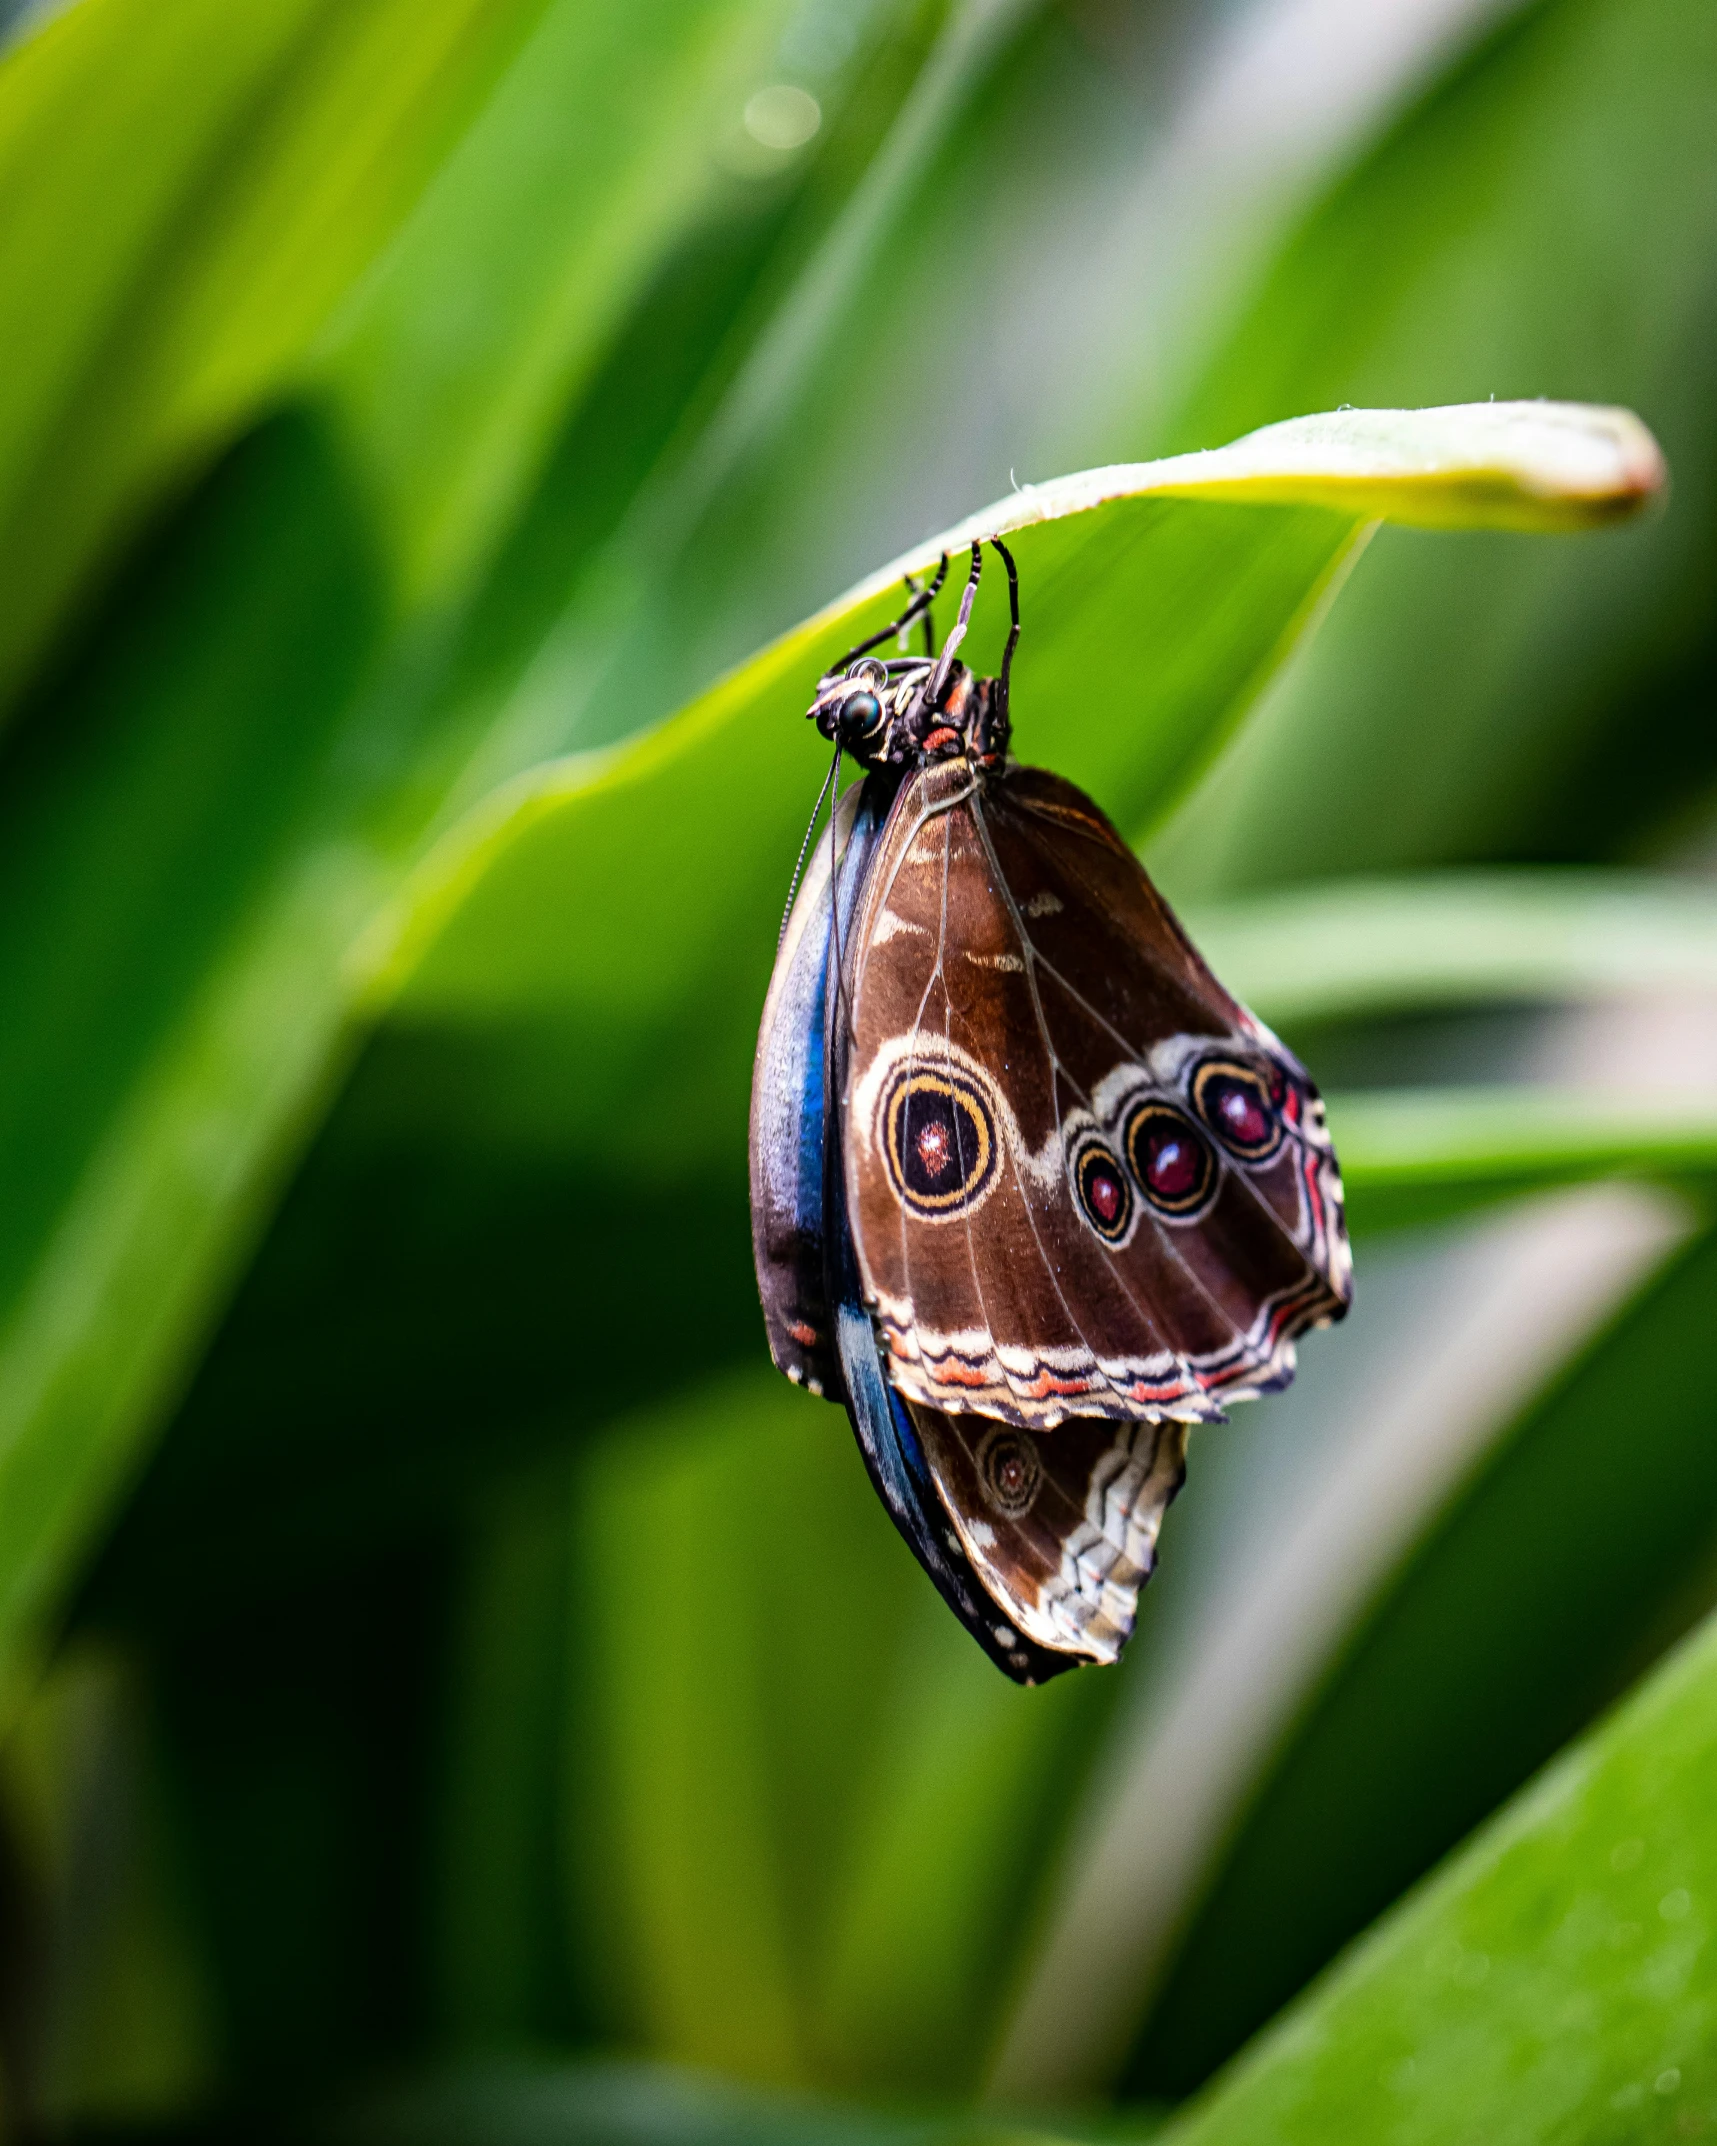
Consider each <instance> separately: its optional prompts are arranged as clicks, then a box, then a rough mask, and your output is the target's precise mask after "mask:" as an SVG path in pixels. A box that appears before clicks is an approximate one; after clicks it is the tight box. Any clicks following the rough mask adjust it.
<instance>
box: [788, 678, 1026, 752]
mask: <svg viewBox="0 0 1717 2146" xmlns="http://www.w3.org/2000/svg"><path fill="white" fill-rule="evenodd" d="M939 673H940V675H938V674H939ZM806 713H807V714H808V715H809V716H810V718H811V720H812V722H814V723H815V724H816V726H817V728H818V729H819V730H820V731H821V732H822V734H823V736H824V737H825V738H827V739H828V740H829V741H830V742H831V743H832V744H836V745H839V746H840V748H841V749H842V751H843V752H846V753H848V754H850V755H851V757H852V758H853V759H854V760H856V761H857V762H858V763H859V765H860V766H861V767H866V768H877V767H906V768H912V767H923V766H924V765H925V764H926V763H927V762H928V761H931V760H950V759H956V758H959V757H961V756H964V757H966V758H968V759H970V760H971V761H973V762H974V763H975V764H976V765H977V766H978V767H980V768H985V769H988V768H992V767H1000V766H1001V765H1002V764H1003V763H1004V762H1005V760H1006V759H1007V747H1008V720H1007V708H1006V702H1005V698H1004V695H1003V693H1002V690H1001V686H1000V682H999V681H998V680H997V679H994V678H977V677H974V676H973V674H972V672H971V671H969V670H968V669H967V668H966V666H965V664H963V663H950V662H944V663H942V664H940V665H938V664H937V663H935V662H933V661H932V660H931V659H930V658H928V657H924V656H908V657H904V658H900V659H897V660H896V661H894V662H889V663H884V662H881V661H880V660H879V659H878V658H877V657H875V656H865V657H863V658H861V659H860V661H858V662H857V663H849V664H848V665H846V667H845V668H844V669H842V670H837V671H831V672H829V673H828V674H827V675H826V676H825V677H823V678H821V679H820V680H819V681H818V684H817V694H816V698H815V699H814V700H813V701H812V703H811V705H810V707H809V709H808V710H807V711H806Z"/></svg>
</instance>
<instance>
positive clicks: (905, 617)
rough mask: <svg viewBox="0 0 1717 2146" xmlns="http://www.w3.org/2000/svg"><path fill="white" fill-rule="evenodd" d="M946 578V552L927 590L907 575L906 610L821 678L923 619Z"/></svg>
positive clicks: (860, 644) (831, 676)
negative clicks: (908, 597)
mask: <svg viewBox="0 0 1717 2146" xmlns="http://www.w3.org/2000/svg"><path fill="white" fill-rule="evenodd" d="M947 578H948V554H947V553H946V552H944V553H943V554H942V563H941V565H940V566H938V567H937V569H936V578H935V580H934V581H932V582H931V583H930V585H929V587H928V588H923V589H921V588H919V587H918V586H917V585H916V584H915V583H914V581H913V579H912V576H911V575H910V574H908V575H907V577H906V586H907V587H908V588H909V589H911V590H912V592H913V594H912V601H911V602H910V603H909V604H908V605H907V607H906V609H905V610H904V611H903V612H902V613H901V614H900V616H899V617H898V618H897V619H891V620H890V621H889V623H888V624H887V625H886V626H884V627H883V629H882V631H881V632H880V633H873V634H872V635H871V636H870V638H869V639H868V640H864V641H860V642H859V644H858V646H857V647H856V648H849V649H848V650H847V652H846V654H845V655H844V656H843V657H842V658H841V660H840V661H839V662H838V663H831V664H830V665H829V667H828V669H827V670H826V671H825V672H824V673H823V676H824V677H825V678H833V677H834V675H835V674H836V672H837V671H844V670H845V669H846V667H847V665H848V664H849V663H856V662H857V661H858V659H859V658H860V656H865V655H868V654H869V653H870V651H871V650H872V649H873V648H880V647H881V646H882V644H883V642H884V641H886V640H887V639H888V637H889V635H890V634H895V633H904V632H905V631H906V629H907V627H908V626H910V625H911V624H912V621H913V620H914V619H915V618H923V617H925V616H926V615H927V614H928V612H929V609H930V606H931V605H932V604H933V603H934V602H935V601H936V598H937V596H938V594H939V593H940V592H941V588H942V584H943V582H944V581H946V580H947Z"/></svg>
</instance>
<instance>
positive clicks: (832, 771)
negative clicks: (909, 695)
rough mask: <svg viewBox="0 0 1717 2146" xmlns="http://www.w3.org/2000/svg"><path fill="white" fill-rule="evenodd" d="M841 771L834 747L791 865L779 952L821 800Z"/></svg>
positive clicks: (776, 941) (838, 756) (814, 829)
mask: <svg viewBox="0 0 1717 2146" xmlns="http://www.w3.org/2000/svg"><path fill="white" fill-rule="evenodd" d="M840 771H841V749H840V747H839V746H838V745H837V746H836V747H835V757H834V758H833V760H831V761H830V762H829V772H828V773H827V774H826V775H825V776H824V777H823V787H822V788H821V789H820V790H819V791H818V792H817V802H816V803H815V804H814V805H813V806H812V807H811V824H810V826H809V827H807V828H806V829H805V839H804V841H803V842H801V843H800V844H799V855H798V858H797V860H796V862H795V863H794V866H793V882H792V885H791V886H789V887H788V889H787V906H786V908H785V909H783V910H782V912H781V929H780V931H779V932H778V933H777V934H776V938H775V951H776V953H780V951H781V942H782V940H783V939H785V938H786V936H787V926H788V924H789V923H790V922H791V921H792V917H793V904H794V902H795V901H796V900H797V899H798V895H799V875H800V874H801V873H802V872H803V871H804V869H805V858H806V855H807V854H808V852H809V850H810V847H811V838H812V837H813V836H814V835H815V834H816V832H817V822H818V820H819V819H820V818H821V817H822V812H823V800H824V798H825V797H827V796H828V794H829V785H830V783H832V782H833V781H834V779H835V777H836V776H837V775H838V774H839V773H840Z"/></svg>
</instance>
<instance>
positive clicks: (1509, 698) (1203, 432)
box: [1149, 0, 1717, 898]
mask: <svg viewBox="0 0 1717 2146" xmlns="http://www.w3.org/2000/svg"><path fill="white" fill-rule="evenodd" d="M1714 80H1717V19H1714V18H1713V16H1712V14H1711V11H1710V9H1709V8H1708V7H1706V6H1705V5H1704V0H1661V4H1658V5H1654V6H1652V7H1651V8H1649V9H1645V10H1643V11H1642V10H1641V9H1640V8H1638V7H1636V6H1634V5H1632V4H1630V0H1548V4H1541V5H1538V6H1533V7H1527V8H1520V9H1515V10H1512V11H1510V19H1509V20H1507V21H1506V22H1505V23H1503V24H1502V25H1501V26H1499V27H1498V28H1497V29H1496V30H1495V32H1494V34H1492V35H1491V36H1489V37H1487V38H1485V39H1484V40H1483V41H1482V42H1481V43H1480V44H1479V45H1478V47H1477V49H1476V50H1474V51H1473V52H1471V53H1468V54H1466V55H1465V56H1463V57H1462V58H1461V59H1460V60H1459V61H1458V62H1457V63H1456V64H1454V65H1453V66H1451V68H1450V69H1449V70H1448V73H1447V75H1446V77H1445V78H1444V79H1443V80H1442V81H1440V82H1439V83H1437V84H1436V85H1435V86H1434V87H1433V88H1432V90H1431V91H1430V92H1429V93H1428V94H1426V95H1425V96H1423V97H1422V98H1420V99H1419V100H1418V101H1417V102H1416V103H1415V105H1414V106H1413V107H1412V108H1411V109H1410V110H1409V111H1408V112H1407V113H1406V114H1404V115H1403V117H1402V118H1401V120H1400V121H1399V123H1398V124H1397V125H1395V126H1393V127H1391V128H1390V129H1389V130H1388V131H1387V133H1386V134H1385V135H1384V136H1383V138H1382V139H1381V140H1380V141H1379V142H1378V143H1377V144H1376V145H1375V147H1374V148H1372V149H1371V150H1370V151H1369V152H1368V153H1366V154H1365V155H1363V156H1362V157H1360V158H1359V159H1358V160H1357V161H1356V162H1355V164H1354V165H1353V167H1352V168H1351V169H1350V170H1348V171H1347V172H1346V173H1344V174H1343V176H1342V177H1341V179H1340V180H1339V182H1338V183H1337V184H1336V185H1335V186H1333V187H1332V188H1330V189H1329V191H1328V192H1327V194H1326V195H1325V197H1324V198H1323V199H1322V200H1321V201H1319V202H1318V203H1317V204H1316V205H1315V206H1314V208H1313V209H1312V211H1311V212H1310V213H1309V214H1308V215H1306V216H1305V217H1304V218H1303V219H1302V221H1301V222H1300V226H1299V228H1298V230H1297V231H1296V232H1295V233H1294V234H1293V236H1292V237H1291V239H1290V240H1289V242H1288V243H1287V244H1286V245H1284V246H1283V247H1282V248H1281V249H1280V251H1279V253H1278V254H1277V256H1276V258H1275V260H1274V261H1273V263H1272V264H1271V267H1270V271H1269V273H1268V275H1267V276H1266V277H1265V278H1264V279H1263V281H1262V282H1261V284H1260V286H1259V288H1258V289H1257V291H1256V292H1255V294H1254V295H1253V296H1252V298H1251V299H1250V300H1249V301H1248V302H1247V303H1246V304H1244V305H1243V306H1242V308H1241V309H1240V311H1239V315H1238V317H1237V318H1236V319H1235V320H1234V322H1233V325H1232V328H1231V330H1230V332H1229V333H1228V335H1227V337H1226V339H1225V342H1224V344H1223V347H1222V349H1221V350H1220V351H1219V352H1218V353H1217V355H1216V357H1215V359H1214V361H1213V362H1212V363H1211V364H1210V365H1209V366H1208V367H1207V368H1206V369H1205V371H1204V375H1203V377H1202V378H1201V380H1200V381H1199V383H1198V385H1197V387H1196V389H1195V391H1194V393H1193V395H1192V396H1191V398H1190V400H1189V402H1188V404H1187V405H1186V406H1185V407H1184V408H1183V409H1182V411H1181V412H1180V414H1179V416H1178V418H1177V419H1176V421H1175V423H1174V424H1173V425H1172V426H1171V427H1170V428H1169V431H1168V434H1167V436H1166V438H1165V437H1164V435H1163V434H1162V433H1160V432H1157V431H1153V432H1152V433H1151V435H1150V439H1149V444H1150V447H1151V449H1152V451H1158V452H1160V451H1163V449H1164V448H1165V447H1168V446H1174V445H1179V444H1182V443H1185V444H1192V443H1194V442H1197V441H1199V440H1203V439H1210V438H1215V437H1218V436H1219V435H1222V434H1226V433H1229V432H1233V431H1238V430H1239V429H1240V428H1241V427H1243V426H1248V425H1259V424H1263V423H1265V422H1267V421H1268V420H1269V419H1271V418H1276V417H1282V416H1286V415H1287V414H1288V413H1289V412H1291V411H1294V410H1305V409H1313V408H1320V407H1321V408H1327V407H1330V406H1332V405H1335V404H1338V403H1343V402H1352V403H1359V404H1373V403H1415V402H1422V401H1431V400H1437V401H1442V400H1444V399H1446V398H1448V397H1449V396H1450V395H1451V394H1453V393H1457V392H1458V393H1459V394H1460V395H1461V396H1463V397H1465V396H1472V397H1478V396H1483V395H1489V394H1495V395H1498V396H1510V395H1526V394H1548V395H1578V396H1582V397H1587V398H1591V399H1593V400H1601V401H1614V402H1625V403H1627V404H1628V405H1629V406H1630V407H1632V408H1634V409H1637V410H1639V411H1641V412H1642V413H1643V414H1644V415H1645V417H1646V418H1647V419H1648V421H1649V422H1650V423H1651V425H1652V427H1653V429H1654V431H1655V432H1656V434H1657V436H1658V438H1659V439H1660V440H1661V441H1662V442H1663V445H1664V449H1665V452H1666V453H1667V455H1668V457H1669V459H1670V462H1671V464H1672V465H1673V467H1674V469H1675V473H1676V491H1675V495H1674V498H1673V499H1672V500H1671V502H1670V503H1669V506H1668V509H1667V511H1666V512H1665V513H1664V514H1663V515H1662V516H1661V517H1660V518H1658V519H1656V520H1654V521H1653V522H1652V523H1651V524H1650V525H1648V526H1641V527H1639V528H1636V529H1635V530H1633V531H1632V532H1631V533H1630V534H1628V535H1627V536H1626V537H1624V538H1623V539H1621V540H1620V541H1619V542H1618V543H1617V544H1615V545H1614V546H1613V547H1609V548H1607V549H1606V550H1605V551H1604V552H1603V553H1602V554H1600V553H1599V552H1597V551H1595V550H1591V549H1587V550H1584V551H1579V550H1574V549H1556V548H1552V547H1548V546H1546V547H1541V548H1537V549H1533V550H1527V549H1523V548H1520V547H1508V546H1505V545H1503V544H1502V543H1501V542H1500V541H1498V540H1497V539H1495V538H1485V539H1480V540H1478V541H1477V542H1474V543H1471V544H1467V545H1455V544H1451V543H1449V542H1446V541H1445V540H1443V539H1441V538H1439V537H1437V536H1435V535H1430V534H1425V535H1419V534H1410V533H1406V532H1400V533H1397V532H1389V533H1387V534H1386V535H1385V537H1384V538H1383V540H1382V541H1381V542H1380V544H1379V545H1378V546H1377V548H1376V551H1375V553H1374V556H1373V557H1372V558H1371V559H1370V560H1369V561H1368V563H1367V571H1366V574H1365V576H1364V579H1363V582H1362V584H1361V586H1360V587H1359V589H1358V590H1357V592H1356V594H1355V596H1354V599H1353V601H1352V602H1351V603H1350V604H1347V605H1344V606H1343V607H1342V612H1341V615H1340V616H1339V617H1338V619H1337V620H1336V621H1335V625H1334V630H1333V631H1332V633H1331V634H1330V635H1329V636H1327V637H1325V638H1324V639H1323V640H1322V641H1321V643H1320V645H1319V646H1318V647H1317V648H1316V649H1314V650H1313V651H1311V653H1310V655H1309V657H1308V660H1307V662H1306V663H1305V664H1304V665H1303V666H1301V667H1299V668H1298V670H1297V671H1296V673H1295V675H1294V676H1293V677H1292V679H1290V680H1288V681H1286V682H1285V685H1284V690H1283V692H1282V694H1281V695H1280V696H1278V697H1277V698H1276V699H1275V700H1274V701H1273V703H1272V705H1271V707H1270V708H1269V709H1268V711H1266V713H1265V714H1264V717H1263V719H1262V720H1261V722H1260V723H1259V725H1258V726H1256V727H1255V728H1254V730H1253V731H1252V732H1251V734H1250V735H1249V736H1248V738H1247V739H1246V740H1245V742H1244V744H1243V745H1242V746H1241V747H1240V748H1239V749H1238V750H1237V751H1236V753H1235V754H1234V755H1233V756H1232V758H1231V759H1230V760H1229V761H1228V762H1227V763H1226V764H1225V766H1224V767H1223V769H1222V770H1221V773H1220V779H1219V780H1217V781H1214V782H1213V783H1212V784H1211V785H1210V787H1209V788H1208V789H1207V790H1206V791H1205V792H1204V793H1203V794H1202V795H1201V797H1200V798H1199V799H1198V800H1196V801H1195V803H1194V804H1193V806H1192V807H1190V808H1189V810H1188V812H1187V814H1186V815H1185V817H1184V819H1183V821H1182V823H1181V824H1180V825H1179V826H1177V827H1176V828H1175V829H1174V830H1172V831H1169V832H1168V833H1167V834H1166V835H1165V837H1164V838H1163V840H1162V842H1161V843H1160V844H1159V846H1158V847H1157V848H1156V849H1155V850H1154V851H1153V869H1156V868H1157V867H1158V866H1159V865H1160V867H1161V868H1162V870H1163V873H1164V875H1165V876H1166V877H1167V879H1168V882H1169V884H1171V885H1173V886H1175V887H1176V888H1177V889H1178V890H1179V891H1180V892H1181V894H1182V896H1183V898H1190V896H1191V895H1192V894H1193V893H1194V892H1195V891H1196V892H1197V893H1198V894H1200V895H1201V896H1209V895H1214V894H1216V893H1218V892H1220V891H1222V890H1223V889H1232V888H1237V887H1241V886H1252V887H1257V886H1264V885H1269V884H1272V883H1281V882H1286V881H1291V880H1297V879H1307V878H1324V877H1327V876H1328V875H1330V874H1332V873H1336V872H1377V871H1395V870H1402V869H1408V868H1415V867H1417V868H1423V867H1426V866H1429V865H1433V864H1437V863H1448V862H1464V861H1473V862H1482V861H1485V860H1494V859H1501V858H1517V857H1530V858H1540V859H1545V858H1593V857H1606V856H1615V855H1619V854H1624V853H1626V854H1632V855H1635V856H1637V855H1639V854H1641V853H1642V851H1641V845H1642V844H1649V843H1650V842H1651V841H1652V840H1653V838H1654V836H1655V835H1656V834H1657V833H1659V832H1660V831H1661V832H1663V833H1668V832H1669V831H1670V830H1671V829H1672V828H1673V825H1674V821H1675V816H1676V815H1677V814H1678V813H1679V812H1681V811H1682V810H1684V809H1685V807H1686V804H1687V802H1688V801H1689V800H1690V799H1691V797H1693V796H1694V795H1696V794H1697V793H1698V792H1699V791H1700V790H1701V789H1702V788H1704V787H1708V786H1709V785H1710V784H1711V782H1712V780H1713V778H1714V777H1717V752H1714V750H1713V743H1712V740H1713V732H1712V728H1711V725H1710V722H1709V720H1708V717H1707V714H1706V701H1705V694H1706V691H1707V688H1706V686H1705V684H1704V682H1703V681H1704V680H1705V679H1706V678H1707V677H1708V675H1709V664H1710V653H1709V651H1710V647H1711V637H1712V633H1713V630H1714V628H1717V609H1714V606H1713V598H1712V590H1713V586H1714V584H1713V580H1712V576H1711V571H1710V559H1711V546H1712V518H1711V509H1710V504H1709V502H1710V500H1711V497H1712V483H1713V474H1714V473H1717V424H1714V422H1713V411H1712V407H1711V403H1710V400H1709V398H1708V397H1706V396H1705V395H1704V394H1703V393H1702V392H1701V389H1700V386H1699V382H1700V379H1701V371H1702V365H1703V354H1704V352H1705V350H1706V348H1707V345H1708V343H1709V338H1710V322H1711V319H1712V317H1713V306H1714V305H1717V212H1714V209H1713V203H1714V202H1717V126H1714V124H1713V117H1714V106H1713V93H1712V83H1713V81H1714ZM1153 370H1154V368H1153Z"/></svg>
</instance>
